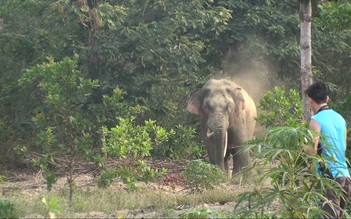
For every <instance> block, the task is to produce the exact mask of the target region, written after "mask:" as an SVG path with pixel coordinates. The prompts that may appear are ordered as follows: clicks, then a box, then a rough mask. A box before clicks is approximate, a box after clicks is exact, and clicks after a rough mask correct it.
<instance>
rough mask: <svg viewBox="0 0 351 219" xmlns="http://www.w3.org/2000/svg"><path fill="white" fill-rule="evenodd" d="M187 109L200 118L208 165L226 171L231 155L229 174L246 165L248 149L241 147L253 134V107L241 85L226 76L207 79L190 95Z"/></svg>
mask: <svg viewBox="0 0 351 219" xmlns="http://www.w3.org/2000/svg"><path fill="white" fill-rule="evenodd" d="M187 110H188V111H189V112H190V113H193V114H196V115H198V116H199V117H200V127H201V135H202V138H203V139H204V142H205V145H206V148H207V153H208V157H209V161H210V163H211V164H214V165H217V166H219V168H221V169H222V170H223V171H224V172H226V173H227V174H230V170H229V160H230V159H229V158H230V154H233V172H232V174H233V175H234V174H237V173H239V172H240V171H241V170H242V169H243V168H245V167H247V166H248V165H249V164H250V152H249V151H247V150H243V146H244V142H245V141H246V140H249V139H251V138H252V137H253V132H254V129H255V124H256V117H257V110H256V105H255V103H254V101H253V99H252V98H251V97H250V96H249V94H248V93H247V92H246V91H245V90H244V89H243V88H242V87H240V86H239V85H237V84H236V83H235V82H233V81H232V80H229V79H210V80H209V81H207V82H206V83H205V84H204V85H203V87H202V88H200V89H198V90H195V91H193V92H192V93H191V94H190V97H189V99H188V105H187ZM231 152H232V153H231Z"/></svg>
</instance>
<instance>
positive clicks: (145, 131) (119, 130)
mask: <svg viewBox="0 0 351 219" xmlns="http://www.w3.org/2000/svg"><path fill="white" fill-rule="evenodd" d="M103 133H104V139H103V141H102V144H103V147H102V151H103V152H104V153H105V155H106V156H107V157H110V158H115V159H117V160H118V161H119V162H120V165H119V166H118V167H117V168H116V169H114V170H104V171H103V172H102V174H101V176H100V180H99V186H101V187H106V186H108V185H110V184H111V183H112V181H113V179H114V178H115V177H118V176H119V177H121V178H122V180H123V182H124V183H126V184H127V186H128V188H129V189H132V190H134V189H136V184H135V182H137V181H143V182H149V181H154V180H155V179H157V178H159V177H161V176H162V175H163V174H165V173H166V169H162V170H157V169H153V168H151V167H149V166H148V165H147V163H145V162H144V161H143V160H142V159H144V158H145V157H148V156H150V155H151V150H152V149H153V147H154V146H159V145H161V144H163V143H164V142H167V141H168V139H169V138H170V137H171V136H172V135H173V132H172V131H171V132H167V131H166V130H165V129H164V128H162V127H160V126H157V125H156V121H153V120H148V121H145V124H144V125H137V124H136V123H135V118H133V117H131V118H127V119H124V118H119V124H118V125H116V127H114V128H111V129H108V128H107V127H104V128H103ZM136 160H138V161H136ZM102 165H104V163H102Z"/></svg>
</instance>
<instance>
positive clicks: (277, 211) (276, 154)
mask: <svg viewBox="0 0 351 219" xmlns="http://www.w3.org/2000/svg"><path fill="white" fill-rule="evenodd" d="M306 145H313V134H312V133H311V132H310V131H309V130H308V129H307V128H304V127H297V128H293V127H277V128H273V129H271V130H270V131H268V132H267V135H266V136H265V138H264V139H263V141H262V142H261V143H260V144H255V145H250V146H248V149H251V150H252V151H256V152H257V154H256V159H255V160H254V162H253V166H252V167H251V168H249V169H250V170H252V169H255V170H256V171H257V172H258V173H260V177H258V179H257V186H256V187H255V188H254V189H253V190H252V191H248V192H244V193H242V194H241V195H240V198H239V201H238V204H237V206H236V209H235V214H236V215H246V216H247V215H252V216H253V217H254V218H260V217H264V216H269V215H271V216H273V215H274V216H275V217H278V218H319V217H321V216H325V212H323V211H322V210H321V206H322V204H329V205H331V207H332V208H334V209H336V208H337V206H334V205H333V204H332V203H328V200H327V199H326V197H325V196H324V194H325V192H326V189H333V190H334V191H335V192H336V193H337V194H339V195H340V196H342V189H341V188H340V187H339V185H338V184H337V183H336V182H335V181H334V180H331V179H328V178H326V177H322V176H320V175H318V174H317V173H316V169H315V168H316V163H317V162H320V161H322V160H323V158H322V157H320V156H318V155H314V156H310V155H307V154H305V153H304V152H303V148H305V147H306ZM267 180H269V182H270V183H269V184H267V183H264V182H267ZM344 216H345V217H349V214H348V213H347V212H345V213H344Z"/></svg>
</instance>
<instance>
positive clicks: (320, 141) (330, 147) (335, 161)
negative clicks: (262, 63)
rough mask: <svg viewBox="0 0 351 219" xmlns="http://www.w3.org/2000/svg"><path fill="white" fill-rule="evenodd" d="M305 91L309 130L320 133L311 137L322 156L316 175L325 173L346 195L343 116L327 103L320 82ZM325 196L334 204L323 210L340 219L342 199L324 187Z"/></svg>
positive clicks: (349, 187) (347, 174) (347, 178)
mask: <svg viewBox="0 0 351 219" xmlns="http://www.w3.org/2000/svg"><path fill="white" fill-rule="evenodd" d="M306 94H307V96H308V97H309V101H310V104H311V108H312V111H313V112H314V115H313V116H312V117H311V121H310V124H309V125H310V129H311V130H313V131H315V132H317V133H320V135H319V136H318V137H316V138H315V141H314V148H313V152H314V153H318V154H320V155H321V156H323V157H324V158H326V165H325V166H324V167H323V170H322V171H321V172H320V174H327V176H328V177H329V178H331V179H334V180H335V181H336V182H337V183H339V184H340V185H341V187H342V188H343V189H344V190H345V192H346V194H345V195H346V196H349V194H350V192H351V183H350V182H351V181H350V172H349V169H348V167H347V160H346V156H345V152H346V145H347V128H346V121H345V119H344V118H343V117H342V116H341V115H340V114H339V113H337V112H336V111H334V110H332V109H330V108H329V106H328V104H327V103H328V101H329V96H328V89H327V86H326V85H325V84H324V83H322V82H316V83H314V84H312V85H310V86H309V87H308V88H307V90H306ZM326 197H327V198H328V199H329V200H331V201H332V202H333V203H334V204H335V205H336V206H339V207H340V209H339V208H338V207H335V208H332V207H331V206H330V205H328V204H324V205H323V207H322V208H323V210H324V211H325V212H326V213H328V214H329V215H330V217H331V218H340V217H341V214H342V211H341V209H345V207H346V204H347V203H346V200H344V199H343V198H340V197H338V196H337V195H336V194H335V192H334V191H333V190H327V193H326Z"/></svg>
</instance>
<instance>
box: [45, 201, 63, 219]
mask: <svg viewBox="0 0 351 219" xmlns="http://www.w3.org/2000/svg"><path fill="white" fill-rule="evenodd" d="M41 202H42V204H43V205H44V206H45V211H46V217H47V218H56V216H55V213H59V212H60V211H61V210H62V209H61V207H60V205H59V203H58V198H57V197H52V198H50V199H49V200H47V199H46V198H45V197H43V198H42V199H41Z"/></svg>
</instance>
